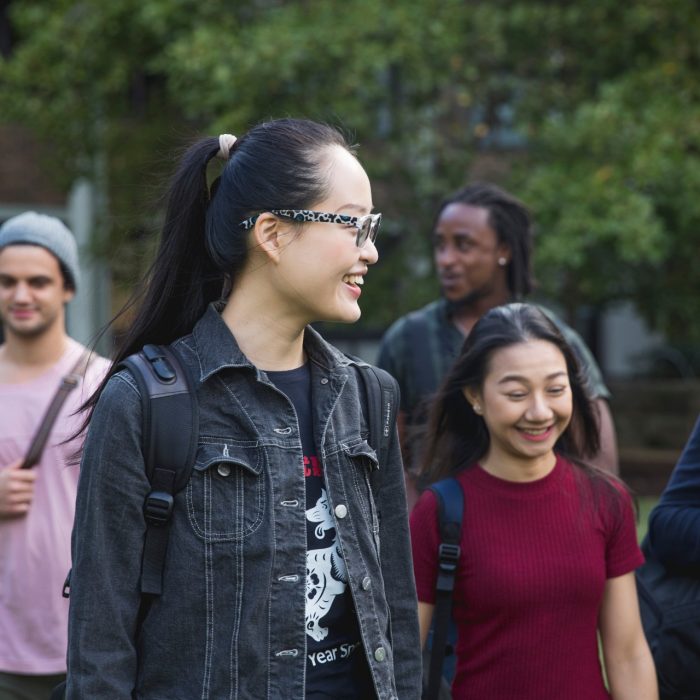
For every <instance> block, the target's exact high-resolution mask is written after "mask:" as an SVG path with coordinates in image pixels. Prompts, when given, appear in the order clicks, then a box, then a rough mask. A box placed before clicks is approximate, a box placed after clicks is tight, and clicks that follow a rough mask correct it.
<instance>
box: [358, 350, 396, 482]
mask: <svg viewBox="0 0 700 700" xmlns="http://www.w3.org/2000/svg"><path fill="white" fill-rule="evenodd" d="M354 367H355V369H356V371H357V374H358V376H359V377H360V381H361V382H362V385H363V387H364V392H365V396H366V398H367V404H366V407H367V410H366V411H365V418H366V420H367V424H368V428H369V443H370V445H372V447H373V448H374V449H375V450H376V452H377V460H378V462H379V471H381V468H382V465H384V464H386V460H387V456H388V453H389V442H390V441H391V435H392V432H393V430H394V425H395V424H396V414H397V412H398V407H399V385H398V384H397V382H396V380H395V379H394V378H393V377H392V376H391V375H390V374H389V373H388V372H387V371H385V370H383V369H380V368H379V367H373V366H372V365H368V364H364V363H363V364H357V365H354Z"/></svg>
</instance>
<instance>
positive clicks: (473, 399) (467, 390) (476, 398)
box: [462, 386, 483, 415]
mask: <svg viewBox="0 0 700 700" xmlns="http://www.w3.org/2000/svg"><path fill="white" fill-rule="evenodd" d="M462 394H463V395H464V398H465V399H466V400H467V402H468V403H469V405H470V406H471V407H472V409H473V410H474V413H476V414H477V415H481V414H482V412H483V409H482V407H481V404H482V401H481V396H480V395H479V392H478V391H474V389H472V388H471V387H468V386H465V387H464V389H462Z"/></svg>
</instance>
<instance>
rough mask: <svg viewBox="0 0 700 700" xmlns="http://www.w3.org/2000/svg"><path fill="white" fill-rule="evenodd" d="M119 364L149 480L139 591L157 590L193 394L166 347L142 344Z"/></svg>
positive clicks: (183, 476) (195, 430)
mask: <svg viewBox="0 0 700 700" xmlns="http://www.w3.org/2000/svg"><path fill="white" fill-rule="evenodd" d="M121 364H122V365H123V366H124V367H126V368H128V369H129V371H130V372H131V373H132V375H133V376H134V379H135V381H136V383H137V385H138V387H139V391H140V393H141V406H142V414H143V454H144V460H145V465H146V475H147V476H148V480H149V482H150V484H151V491H150V493H149V494H148V495H147V496H146V501H145V503H144V508H143V512H144V518H145V520H146V539H145V542H144V550H143V561H142V565H141V592H142V593H147V594H152V595H160V594H161V592H162V586H163V581H162V578H163V566H164V564H165V554H166V551H167V546H168V534H169V532H170V518H171V515H172V510H173V503H174V499H173V494H175V493H177V492H178V491H180V490H181V489H182V488H184V487H185V485H186V484H187V482H188V480H189V478H190V474H191V473H192V467H193V465H194V459H195V454H196V450H197V438H198V435H199V411H198V406H197V397H196V395H195V392H194V389H193V384H192V380H191V378H190V376H189V373H188V371H187V369H186V368H185V366H184V365H183V363H182V362H181V361H180V358H179V357H178V355H177V353H176V351H175V350H173V349H172V348H171V347H166V346H162V345H146V346H144V348H143V349H142V350H141V351H140V352H138V353H136V354H134V355H130V356H129V357H127V358H125V359H124V360H123V361H122V363H121Z"/></svg>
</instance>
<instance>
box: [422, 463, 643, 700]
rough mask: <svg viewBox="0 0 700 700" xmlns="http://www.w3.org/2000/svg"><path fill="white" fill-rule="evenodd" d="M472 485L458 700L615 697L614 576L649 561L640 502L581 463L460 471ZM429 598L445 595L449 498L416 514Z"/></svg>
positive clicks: (458, 606)
mask: <svg viewBox="0 0 700 700" xmlns="http://www.w3.org/2000/svg"><path fill="white" fill-rule="evenodd" d="M458 479H459V481H460V482H461V484H462V488H463V490H464V493H465V511H464V522H463V528H462V541H461V547H462V554H461V558H460V561H459V566H458V571H457V578H456V582H455V595H454V603H453V615H454V617H455V620H456V622H457V626H458V632H459V640H458V644H457V655H458V660H457V673H456V676H455V680H454V683H453V697H454V698H455V699H456V700H467V699H468V700H599V699H600V700H604V699H606V698H609V697H610V696H609V694H608V692H607V691H606V689H605V686H604V683H603V678H602V673H601V668H600V662H599V658H598V645H597V637H596V630H597V620H598V613H599V611H600V606H601V601H602V595H603V588H604V586H605V581H606V579H608V578H614V577H616V576H621V575H622V574H626V573H628V572H630V571H632V570H634V569H635V568H636V567H638V566H639V565H640V564H641V563H642V562H643V561H644V559H643V556H642V553H641V552H640V550H639V547H638V545H637V538H636V531H635V524H634V514H633V510H632V504H631V499H630V498H629V496H628V495H627V493H622V495H621V497H620V499H618V498H616V497H615V496H614V495H612V494H609V493H608V492H607V491H606V490H605V489H601V490H600V492H598V491H596V492H595V493H598V496H597V497H596V496H595V494H594V491H593V488H592V486H591V483H590V482H589V480H588V479H587V478H586V477H585V476H583V475H582V473H581V472H580V471H579V470H577V469H576V467H574V466H573V465H572V464H570V463H569V462H567V461H566V460H564V459H562V458H558V459H557V463H556V465H555V467H554V469H553V470H552V471H551V472H550V473H549V474H548V475H547V476H545V477H544V478H542V479H539V480H537V481H532V482H525V483H522V482H512V481H505V480H503V479H499V478H497V477H495V476H492V475H491V474H489V473H488V472H486V471H484V470H483V469H482V468H481V467H480V466H478V465H476V466H474V467H471V468H469V469H467V470H465V471H463V472H462V473H460V474H459V476H458ZM411 538H412V546H413V558H414V568H415V574H416V584H417V588H418V599H419V600H420V601H423V602H426V603H434V601H435V593H434V591H435V580H436V567H437V548H438V544H439V535H438V526H437V505H436V501H435V495H434V494H433V493H432V492H431V491H426V492H425V493H423V495H422V496H421V498H420V499H419V501H418V503H417V504H416V506H415V508H414V509H413V511H412V513H411Z"/></svg>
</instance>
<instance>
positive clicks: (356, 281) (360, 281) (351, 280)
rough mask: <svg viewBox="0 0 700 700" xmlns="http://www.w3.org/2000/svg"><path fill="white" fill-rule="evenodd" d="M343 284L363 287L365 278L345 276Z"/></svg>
mask: <svg viewBox="0 0 700 700" xmlns="http://www.w3.org/2000/svg"><path fill="white" fill-rule="evenodd" d="M343 282H347V283H348V284H357V285H360V286H362V285H363V284H364V283H365V278H364V277H363V276H362V275H345V277H343Z"/></svg>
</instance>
